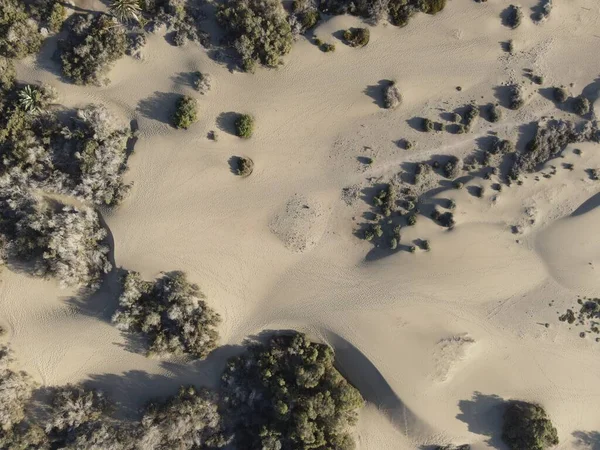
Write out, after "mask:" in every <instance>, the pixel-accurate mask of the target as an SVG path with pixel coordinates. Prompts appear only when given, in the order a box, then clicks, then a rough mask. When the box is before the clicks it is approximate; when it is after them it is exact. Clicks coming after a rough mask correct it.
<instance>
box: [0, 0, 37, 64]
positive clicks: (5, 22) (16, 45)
mask: <svg viewBox="0 0 600 450" xmlns="http://www.w3.org/2000/svg"><path fill="white" fill-rule="evenodd" d="M42 41H43V37H42V35H41V34H40V32H39V31H38V24H37V23H36V22H35V21H34V20H31V17H30V14H28V12H27V11H26V10H25V6H24V2H23V1H21V0H0V56H4V57H6V58H23V57H25V56H27V55H30V54H32V53H36V52H37V51H38V50H39V49H40V46H41V45H42Z"/></svg>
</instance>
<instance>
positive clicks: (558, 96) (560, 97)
mask: <svg viewBox="0 0 600 450" xmlns="http://www.w3.org/2000/svg"><path fill="white" fill-rule="evenodd" d="M568 98H569V93H568V92H567V90H566V89H565V88H562V87H555V88H554V100H556V101H557V102H558V103H564V102H566V101H567V99H568Z"/></svg>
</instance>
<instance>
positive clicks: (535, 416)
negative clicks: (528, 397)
mask: <svg viewBox="0 0 600 450" xmlns="http://www.w3.org/2000/svg"><path fill="white" fill-rule="evenodd" d="M502 440H503V441H504V442H505V443H506V445H507V446H508V448H510V449H511V450H521V449H525V448H526V449H528V450H545V449H547V448H549V447H552V446H554V445H557V444H558V434H557V432H556V428H554V426H553V425H552V422H551V421H550V419H549V418H548V415H547V414H546V411H544V408H542V407H541V406H539V405H535V404H533V403H526V402H511V403H510V404H509V405H508V407H507V408H506V411H505V412H504V423H503V425H502Z"/></svg>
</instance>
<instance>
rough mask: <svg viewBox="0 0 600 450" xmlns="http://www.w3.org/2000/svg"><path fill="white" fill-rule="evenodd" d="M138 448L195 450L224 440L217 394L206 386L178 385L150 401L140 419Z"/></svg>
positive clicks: (225, 439)
mask: <svg viewBox="0 0 600 450" xmlns="http://www.w3.org/2000/svg"><path fill="white" fill-rule="evenodd" d="M139 434H140V436H139V438H138V447H139V448H140V449H178V450H195V449H208V448H219V447H223V446H224V445H225V444H226V443H227V441H228V440H227V438H226V437H225V434H224V431H223V426H222V423H221V416H220V414H219V411H218V407H217V397H216V395H215V394H213V393H212V392H210V391H209V390H207V389H200V390H196V389H195V388H194V387H192V386H189V387H182V388H181V389H180V390H179V394H178V395H176V396H174V397H172V398H170V399H169V400H167V401H166V402H165V403H162V404H161V403H152V404H150V405H149V406H148V407H147V408H146V411H145V413H144V416H143V418H142V421H141V427H140V433H139Z"/></svg>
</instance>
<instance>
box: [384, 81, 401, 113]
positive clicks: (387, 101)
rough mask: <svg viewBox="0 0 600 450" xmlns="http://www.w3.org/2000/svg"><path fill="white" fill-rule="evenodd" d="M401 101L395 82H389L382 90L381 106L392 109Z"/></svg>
mask: <svg viewBox="0 0 600 450" xmlns="http://www.w3.org/2000/svg"><path fill="white" fill-rule="evenodd" d="M400 103H402V94H400V89H398V86H397V85H396V83H395V82H392V83H390V84H389V85H388V86H386V87H385V88H384V91H383V106H384V107H385V108H387V109H394V108H396V107H397V106H398V105H400Z"/></svg>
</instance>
